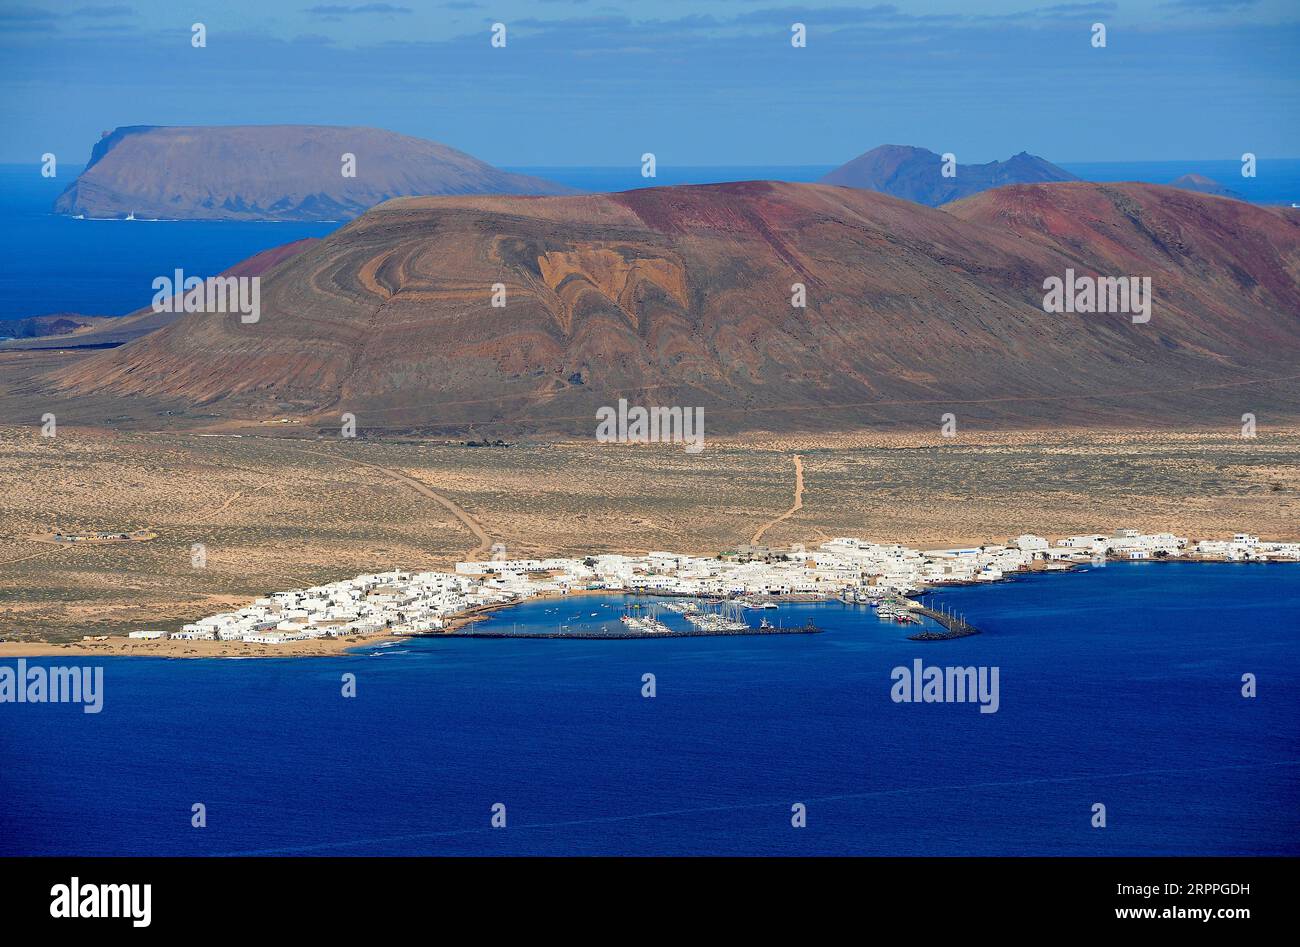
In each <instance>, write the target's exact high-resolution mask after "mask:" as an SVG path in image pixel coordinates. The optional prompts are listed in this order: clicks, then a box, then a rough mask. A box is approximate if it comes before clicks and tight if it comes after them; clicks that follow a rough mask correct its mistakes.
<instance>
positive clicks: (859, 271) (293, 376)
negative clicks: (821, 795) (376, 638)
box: [49, 182, 1300, 436]
mask: <svg viewBox="0 0 1300 947" xmlns="http://www.w3.org/2000/svg"><path fill="white" fill-rule="evenodd" d="M1297 221H1300V217H1297V216H1296V215H1295V214H1294V213H1292V212H1289V211H1282V210H1273V209H1266V208H1260V207H1254V206H1251V205H1248V204H1239V203H1234V202H1227V201H1222V200H1219V199H1217V198H1212V197H1206V196H1203V195H1199V194H1194V193H1190V192H1186V191H1178V190H1173V189H1170V188H1165V187H1158V186H1154V185H1140V184H1123V185H1096V184H1085V183H1077V184H1047V185H1030V186H1020V187H1014V188H1006V189H1002V190H998V191H991V192H988V193H985V194H981V195H978V196H976V197H974V198H971V199H969V200H967V201H963V202H959V203H957V204H953V205H949V207H947V208H946V209H944V210H934V209H930V208H925V207H920V206H917V205H915V204H909V203H906V202H903V201H898V200H894V199H892V198H888V197H885V196H882V195H879V194H874V193H870V192H866V191H855V190H849V189H844V188H834V187H825V186H820V185H807V184H802V185H801V184H776V183H766V182H748V183H742V184H724V185H710V186H702V187H671V188H653V189H647V190H639V191H629V192H626V193H622V194H612V195H583V196H575V197H547V198H532V197H524V198H520V197H445V198H404V199H399V200H394V201H389V202H387V203H385V204H383V205H381V206H379V207H377V208H375V209H373V210H371V211H370V212H368V213H367V214H365V215H364V216H362V217H360V218H358V219H357V220H355V221H353V222H352V223H351V224H349V225H347V226H346V227H344V228H342V229H341V230H339V231H337V232H336V233H334V234H332V235H331V236H330V237H328V238H326V239H324V240H322V241H320V242H319V243H316V244H313V245H311V246H310V247H308V248H307V249H306V250H304V251H303V252H302V253H301V254H299V255H298V256H296V257H293V258H291V259H288V260H287V261H285V262H282V263H281V264H280V265H278V266H276V267H274V268H273V269H271V270H270V271H268V272H267V274H266V275H265V277H264V278H263V282H262V294H261V299H262V303H261V306H262V314H261V318H260V321H259V322H257V323H256V324H254V325H247V324H242V323H241V322H240V320H239V317H238V316H237V315H234V314H203V313H192V314H188V315H183V316H181V317H179V318H178V319H177V320H176V321H175V322H174V323H172V324H171V325H168V326H167V327H165V328H163V329H160V330H158V331H156V332H154V333H152V334H150V335H149V336H147V337H145V338H143V339H140V340H138V341H136V342H133V343H131V344H129V345H126V346H123V347H121V348H119V349H114V350H111V351H107V352H104V353H101V354H97V355H95V356H91V357H89V358H86V359H84V360H83V361H81V362H79V363H77V364H76V365H74V366H72V367H70V368H69V369H67V370H65V371H63V372H61V373H59V374H57V375H55V376H52V377H51V378H50V379H49V383H51V384H53V385H55V386H56V387H58V388H60V389H62V390H64V391H69V392H92V391H112V392H117V393H124V394H132V393H138V394H147V395H158V396H172V397H176V398H180V399H184V400H186V401H187V402H189V403H203V404H204V405H206V406H207V407H205V411H210V412H213V413H219V414H229V415H242V416H250V417H260V416H264V415H266V414H267V413H278V412H281V411H284V410H289V409H298V410H301V411H303V412H305V413H307V414H308V415H310V416H314V417H319V418H321V419H328V418H330V417H334V418H337V416H338V414H339V413H340V412H343V411H350V412H353V413H355V414H356V415H357V418H358V423H359V424H360V425H361V426H362V427H368V428H370V429H372V430H373V429H385V428H388V429H410V428H419V429H425V430H440V431H450V430H465V429H467V428H468V427H469V426H471V425H477V426H478V427H477V428H476V429H477V430H479V431H482V432H490V433H491V434H492V435H493V436H497V435H498V434H502V433H506V432H518V431H550V430H556V431H567V432H571V433H581V432H583V431H586V432H588V433H590V431H591V429H592V425H593V423H594V422H593V420H592V419H593V417H594V413H595V411H596V409H597V408H599V407H601V406H605V405H613V404H617V401H618V399H619V398H620V397H626V398H628V399H629V400H630V401H631V402H632V403H633V404H643V405H664V406H673V405H679V406H702V407H704V408H705V414H706V418H707V422H706V423H707V425H708V428H709V430H710V431H715V432H723V431H729V430H744V429H767V430H817V429H826V428H839V429H843V428H845V427H869V426H873V425H877V426H890V425H895V424H902V423H908V424H912V423H921V424H929V425H932V426H936V428H937V425H938V424H939V417H940V414H941V413H943V412H946V411H953V412H956V413H957V414H958V417H959V418H960V419H962V423H985V424H998V425H1000V426H1004V427H1020V428H1024V427H1041V426H1047V425H1056V424H1075V423H1077V424H1090V425H1105V426H1116V427H1124V426H1130V425H1132V424H1142V425H1150V424H1155V425H1159V426H1170V425H1176V424H1179V423H1184V422H1187V421H1188V420H1190V419H1195V420H1196V421H1198V422H1199V423H1205V422H1206V421H1207V420H1213V419H1215V418H1218V419H1219V420H1221V422H1222V423H1224V424H1231V423H1233V422H1234V419H1235V418H1237V417H1239V416H1240V414H1241V412H1242V411H1254V412H1256V413H1262V412H1266V411H1273V412H1275V415H1274V416H1278V415H1280V414H1281V413H1289V414H1290V415H1291V416H1293V417H1294V416H1296V415H1297V414H1300V410H1298V409H1297V406H1298V405H1300V397H1298V396H1297V392H1298V389H1297V386H1296V383H1295V381H1294V377H1293V376H1295V375H1296V371H1295V367H1294V355H1295V352H1297V351H1300V318H1298V317H1297V313H1300V284H1298V275H1300V224H1298V223H1297ZM1067 268H1068V269H1073V270H1074V271H1076V272H1079V273H1090V274H1095V275H1101V276H1143V277H1150V278H1151V281H1152V286H1153V294H1154V306H1153V312H1152V317H1151V321H1150V322H1149V323H1147V324H1145V325H1137V324H1134V323H1133V322H1132V320H1131V318H1130V317H1129V316H1127V315H1125V314H1114V313H1111V314H1101V313H1076V312H1072V313H1048V312H1045V311H1044V309H1043V295H1044V292H1043V282H1044V280H1045V279H1046V278H1047V277H1050V276H1061V275H1063V274H1064V273H1065V272H1066V270H1067ZM795 283H802V284H804V286H805V287H806V292H807V307H806V308H798V307H795V306H792V305H791V297H792V286H793V285H794V284H795ZM497 288H503V289H504V300H505V305H504V307H494V306H493V305H492V300H493V297H494V296H498V297H499V296H500V294H499V293H497V292H496V291H495V290H496V289H497ZM1286 377H1292V380H1291V381H1289V382H1288V381H1285V380H1283V381H1276V379H1285V378H1286ZM1270 379H1273V380H1270ZM1260 380H1264V381H1260ZM1239 388H1240V389H1242V390H1246V391H1249V393H1250V398H1248V399H1246V401H1248V402H1249V404H1247V403H1246V402H1242V406H1238V404H1237V402H1238V400H1240V399H1234V398H1231V397H1229V395H1230V394H1231V393H1232V391H1233V390H1236V389H1239ZM1225 406H1226V407H1225ZM1229 409H1231V410H1229ZM1225 412H1226V413H1225ZM1234 412H1235V414H1234ZM1261 416H1262V414H1261Z"/></svg>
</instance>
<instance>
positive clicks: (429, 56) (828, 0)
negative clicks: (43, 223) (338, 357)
mask: <svg viewBox="0 0 1300 947" xmlns="http://www.w3.org/2000/svg"><path fill="white" fill-rule="evenodd" d="M195 22H202V23H204V24H205V25H206V27H207V30H208V44H207V48H205V49H195V48H193V47H191V45H190V26H191V24H192V23H195ZM494 22H503V23H505V24H506V27H507V45H506V48H504V49H494V48H492V47H491V45H490V43H489V31H490V27H491V24H492V23H494ZM794 22H802V23H804V24H806V25H807V30H808V45H807V48H804V49H794V48H792V47H791V45H790V41H789V37H790V25H791V24H792V23H794ZM1094 22H1101V23H1104V24H1106V27H1107V48H1105V49H1094V48H1093V47H1092V46H1091V44H1090V41H1089V40H1090V35H1091V34H1090V27H1091V25H1092V24H1093V23H1094ZM1298 63H1300V5H1297V4H1296V3H1295V2H1294V0H1254V2H1251V0H1241V2H1237V0H1167V2H1162V0H1142V2H1102V3H1051V2H1048V3H1045V4H1041V5H1035V4H1034V2H1033V0H1025V2H1015V0H985V2H980V0H971V2H955V0H929V2H906V0H898V2H896V3H891V4H880V5H873V4H870V3H868V4H865V5H860V6H852V5H848V4H841V3H839V2H837V0H821V2H814V3H808V4H803V5H800V4H789V3H785V2H781V0H777V2H765V0H697V2H690V3H687V2H680V0H656V2H653V3H647V2H641V3H626V4H624V3H610V2H608V0H533V2H530V3H523V2H517V0H504V2H502V0H428V2H420V0H396V2H393V3H366V2H354V3H335V2H316V0H298V2H277V0H220V2H218V0H128V2H122V3H116V2H112V0H101V2H89V3H87V2H85V0H69V2H44V3H41V2H30V3H24V2H21V0H19V2H15V0H0V122H3V126H4V128H5V129H6V135H5V136H4V138H3V140H2V141H0V162H7V163H8V162H28V161H33V162H34V161H37V160H39V157H40V155H41V154H42V153H44V152H47V151H52V152H54V153H56V154H58V155H59V157H60V159H61V160H64V161H68V162H70V163H81V162H83V161H85V160H86V157H87V156H88V155H89V151H90V147H91V145H92V144H93V143H94V141H95V140H96V139H97V138H98V137H99V134H100V132H101V131H103V130H106V129H111V128H114V127H116V126H119V125H134V124H156V125H171V124H186V125H197V124H265V123H281V122H286V123H288V122H301V123H311V124H318V123H319V124H347V125H353V124H357V125H374V126H379V127H383V128H389V129H392V130H394V131H399V132H403V133H406V134H411V135H418V136H421V137H425V138H432V139H435V140H437V141H442V142H445V143H447V144H449V145H452V146H453V147H456V148H460V149H462V150H464V151H468V152H470V153H472V154H474V155H477V156H478V157H481V158H483V159H485V160H487V161H491V162H493V163H495V164H499V165H507V166H543V165H619V164H629V163H632V164H635V163H636V162H638V160H639V158H640V156H641V154H642V153H643V152H646V151H653V152H655V153H656V155H657V156H658V159H659V162H660V165H661V166H662V165H663V164H664V163H665V162H672V163H675V164H679V165H702V164H714V165H781V164H825V165H831V164H838V163H840V162H842V161H845V160H848V159H849V158H852V157H853V156H855V155H857V154H860V153H861V152H863V151H866V150H867V149H869V148H872V147H874V146H876V145H878V144H882V143H896V144H917V145H922V146H925V147H929V148H931V149H933V150H935V151H938V152H944V151H952V152H955V153H956V154H957V156H958V160H960V161H962V162H963V163H964V162H967V161H972V162H974V161H987V160H992V159H994V158H1005V157H1007V156H1008V155H1010V154H1013V153H1015V152H1018V151H1021V150H1027V151H1030V152H1033V153H1035V154H1040V155H1043V156H1044V157H1047V158H1049V159H1051V160H1054V161H1058V162H1071V161H1108V160H1113V161H1122V160H1161V159H1181V158H1190V159H1210V158H1224V159H1235V158H1238V157H1240V155H1241V153H1242V152H1245V151H1252V152H1254V153H1256V154H1258V155H1260V156H1261V157H1300V122H1298V121H1297V118H1298V116H1297V109H1296V100H1297V97H1298V95H1300V65H1297V64H1298Z"/></svg>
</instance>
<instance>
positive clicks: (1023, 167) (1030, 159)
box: [818, 145, 1078, 207]
mask: <svg viewBox="0 0 1300 947" xmlns="http://www.w3.org/2000/svg"><path fill="white" fill-rule="evenodd" d="M942 171H943V158H942V157H941V156H940V155H937V154H935V153H934V152H933V151H930V150H928V149H926V148H919V147H916V146H915V145H880V146H878V147H876V148H873V149H871V150H870V151H868V152H865V153H864V154H861V155H859V156H858V157H856V158H854V159H852V160H851V161H848V162H846V163H845V164H842V165H840V166H839V167H838V168H835V169H834V170H833V171H830V172H828V173H827V174H825V175H823V176H822V177H821V178H820V179H819V180H818V183H820V184H834V185H837V186H840V187H856V188H861V189H863V190H869V191H877V192H879V193H881V194H889V195H890V196H892V197H898V198H902V199H903V200H909V201H913V202H914V203H917V204H925V205H926V206H929V207H938V206H939V205H941V204H946V203H949V202H951V201H955V200H960V199H961V198H963V197H969V196H971V195H972V194H976V193H978V192H980V191H984V190H988V189H990V188H994V187H1002V186H1005V185H1008V184H1033V183H1044V182H1049V181H1077V180H1078V178H1077V177H1075V176H1074V175H1073V174H1071V173H1070V172H1068V171H1066V170H1065V169H1063V168H1058V167H1057V166H1056V165H1054V164H1052V163H1051V162H1049V161H1046V160H1044V159H1043V158H1039V157H1037V156H1036V155H1031V154H1029V153H1028V152H1026V151H1022V152H1020V153H1019V154H1016V155H1012V156H1011V157H1010V158H1008V159H1007V160H1006V161H989V162H986V163H984V164H960V163H958V164H957V165H956V167H955V172H956V174H955V176H954V177H944V176H943V174H942Z"/></svg>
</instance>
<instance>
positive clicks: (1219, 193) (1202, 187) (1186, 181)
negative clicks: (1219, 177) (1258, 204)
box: [1169, 174, 1245, 201]
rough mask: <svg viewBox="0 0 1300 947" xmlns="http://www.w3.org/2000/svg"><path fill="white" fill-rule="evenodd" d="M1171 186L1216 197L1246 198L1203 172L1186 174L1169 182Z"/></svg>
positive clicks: (1240, 199) (1237, 199) (1238, 199)
mask: <svg viewBox="0 0 1300 947" xmlns="http://www.w3.org/2000/svg"><path fill="white" fill-rule="evenodd" d="M1169 186H1170V187H1176V188H1181V189H1182V190H1184V191H1196V192H1197V193H1198V194H1211V195H1213V196H1215V197H1231V198H1232V199H1233V200H1236V201H1244V200H1245V198H1244V197H1242V196H1241V195H1240V194H1238V193H1237V192H1236V191H1234V190H1232V189H1230V188H1226V187H1224V186H1223V185H1222V184H1220V183H1219V182H1218V181H1216V180H1214V178H1207V177H1206V176H1205V175H1203V174H1184V175H1183V176H1182V177H1180V178H1177V179H1176V180H1173V181H1170V182H1169Z"/></svg>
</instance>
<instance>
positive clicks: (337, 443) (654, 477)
mask: <svg viewBox="0 0 1300 947" xmlns="http://www.w3.org/2000/svg"><path fill="white" fill-rule="evenodd" d="M303 433H305V432H303ZM1234 435H1235V431H1232V430H1225V431H1224V432H1223V433H1221V434H1204V433H1202V434H1178V433H1129V434H1117V433H1088V434H1072V433H1059V432H1055V433H1016V434H1006V435H995V434H981V435H963V436H959V437H957V438H956V439H953V440H948V439H944V438H941V437H939V436H938V434H937V432H936V433H934V434H932V435H919V434H918V435H842V436H832V437H825V436H823V437H816V438H809V437H797V436H787V435H770V436H764V435H757V436H753V437H749V438H746V439H744V440H732V441H714V442H710V443H709V445H708V447H707V448H706V450H705V451H704V452H703V453H702V454H698V455H688V454H686V453H684V452H683V451H682V450H681V449H680V448H677V449H670V448H667V447H659V446H655V447H637V446H625V445H600V444H596V443H594V442H590V441H585V442H577V443H568V442H566V443H549V442H526V443H523V444H520V445H516V446H513V447H509V448H467V447H464V446H460V445H458V444H447V443H442V442H436V443H434V442H417V441H372V440H367V439H364V438H363V439H359V440H348V441H344V440H340V439H338V438H327V439H313V438H311V437H310V436H307V437H297V438H295V437H267V436H245V437H242V438H234V437H204V436H198V435H194V434H157V433H114V432H108V431H104V430H99V429H79V428H75V427H66V426H64V427H60V429H59V435H58V437H56V438H54V439H42V438H41V437H40V436H39V434H38V429H37V428H36V427H35V426H34V425H33V426H27V427H23V428H9V429H5V430H3V440H2V441H0V487H2V488H3V489H2V490H0V496H2V497H3V499H2V500H0V637H4V638H7V639H8V640H10V641H13V640H17V639H21V640H33V639H45V640H52V641H68V640H76V639H79V638H80V637H81V636H82V635H83V634H122V633H125V632H126V631H128V630H131V629H135V628H140V627H151V626H162V627H168V628H171V627H176V626H178V625H179V624H180V623H182V622H184V621H187V620H192V619H194V618H197V617H199V616H201V615H204V614H209V613H211V612H214V611H218V610H220V609H222V608H224V607H227V606H231V605H236V604H239V603H242V602H245V601H247V600H248V599H250V598H252V597H253V596H256V595H258V594H262V593H265V592H267V591H271V590H276V589H284V588H290V587H294V586H301V585H306V584H311V583H315V582H320V581H326V580H331V579H338V578H343V577H346V576H351V575H355V574H358V573H361V572H365V571H374V570H379V569H385V568H392V567H403V568H411V569H419V568H435V567H446V566H448V565H449V564H450V563H452V562H454V561H456V560H457V559H459V558H462V557H464V556H466V555H467V554H475V555H482V554H484V552H485V549H486V547H485V543H486V542H501V543H504V544H505V545H506V548H507V552H508V554H509V555H510V556H511V557H515V556H520V557H522V556H533V555H539V556H540V555H547V554H572V553H578V552H585V551H625V552H638V551H648V550H653V549H672V550H683V551H691V552H697V553H716V552H718V551H720V550H722V549H725V548H727V547H729V546H732V545H735V544H738V543H744V542H746V541H748V539H749V537H750V536H751V535H752V534H753V532H754V530H755V529H757V528H758V527H759V526H761V525H762V524H763V523H765V522H767V521H768V520H771V519H773V518H775V517H776V516H777V515H779V514H780V513H781V512H783V511H785V510H786V509H788V508H789V507H790V505H791V502H792V492H793V464H792V455H793V454H794V453H799V454H800V455H802V457H803V459H804V484H805V492H804V498H803V499H804V505H803V509H802V510H800V511H799V512H797V513H795V514H794V515H793V516H792V517H790V518H789V519H787V520H785V521H783V522H780V523H777V524H776V525H774V526H773V527H772V528H771V529H770V530H769V531H768V532H767V533H766V535H765V536H764V542H766V543H770V544H784V543H790V542H806V543H813V542H817V541H820V540H823V539H826V538H829V537H831V536H835V535H844V534H851V535H863V536H868V537H872V538H875V539H880V540H897V541H901V542H908V543H912V544H935V543H948V542H962V543H967V542H976V541H980V540H1002V539H1004V538H1006V537H1007V536H1008V535H1015V534H1018V533H1020V532H1025V531H1031V532H1042V533H1060V532H1067V531H1068V532H1076V531H1091V530H1096V529H1109V528H1111V527H1115V526H1120V525H1133V526H1136V527H1139V528H1144V529H1150V530H1154V529H1163V528H1170V529H1173V530H1174V531H1176V532H1178V533H1180V534H1185V535H1188V536H1191V537H1193V538H1199V537H1202V536H1207V535H1220V534H1226V533H1231V532H1233V531H1234V530H1238V529H1250V530H1251V531H1254V532H1258V533H1260V534H1261V535H1263V536H1266V537H1283V536H1294V535H1295V532H1296V529H1295V524H1296V523H1297V522H1300V432H1296V431H1288V432H1276V431H1269V430H1267V429H1265V430H1263V431H1262V432H1261V434H1260V436H1259V437H1258V438H1257V439H1254V440H1243V439H1242V438H1240V437H1239V436H1234ZM395 475H396V476H395ZM402 476H405V477H409V478H412V480H414V481H416V482H418V483H419V484H423V485H425V486H426V487H427V488H428V489H429V490H432V491H436V494H437V496H439V497H442V498H443V499H445V500H446V501H449V502H450V503H451V504H452V505H453V507H455V508H458V510H459V512H460V513H461V514H462V515H463V516H464V517H465V518H467V519H468V520H469V521H470V523H472V524H476V525H478V527H479V529H480V532H481V535H476V534H475V533H474V532H473V531H472V530H471V527H470V525H467V523H466V522H465V521H464V520H462V519H461V518H458V516H457V510H456V509H449V508H448V507H446V506H444V505H443V504H441V503H439V502H438V500H437V499H436V498H435V497H433V496H431V495H429V494H428V493H422V492H420V490H419V489H417V488H416V487H415V486H414V485H413V484H412V482H411V480H404V479H401V477H402ZM145 527H147V528H149V529H153V530H156V531H157V533H158V538H157V539H156V540H154V541H152V542H147V543H130V544H120V545H99V546H84V547H64V546H54V545H51V544H49V543H41V542H37V541H35V540H34V537H35V536H37V535H39V534H42V533H48V532H50V531H52V530H55V529H59V530H64V531H69V532H87V531H92V530H97V529H112V530H129V529H137V528H145ZM485 537H486V538H485ZM192 543H203V544H204V545H205V546H206V547H207V555H208V559H207V567H206V568H204V569H197V568H194V567H192V566H191V563H190V546H191V544H192Z"/></svg>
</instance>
